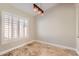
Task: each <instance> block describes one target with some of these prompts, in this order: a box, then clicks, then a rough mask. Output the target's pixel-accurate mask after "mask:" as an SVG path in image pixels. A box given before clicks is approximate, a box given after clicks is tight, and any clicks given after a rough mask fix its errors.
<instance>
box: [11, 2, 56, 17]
mask: <svg viewBox="0 0 79 59" xmlns="http://www.w3.org/2000/svg"><path fill="white" fill-rule="evenodd" d="M36 4H37V5H38V6H39V7H40V8H42V9H43V10H44V11H46V10H48V9H49V8H51V7H53V6H55V5H57V4H56V3H36ZM11 5H12V6H14V7H16V8H18V9H20V10H22V11H24V12H28V13H29V14H32V15H33V16H35V15H36V13H35V12H34V11H33V3H13V4H11Z"/></svg>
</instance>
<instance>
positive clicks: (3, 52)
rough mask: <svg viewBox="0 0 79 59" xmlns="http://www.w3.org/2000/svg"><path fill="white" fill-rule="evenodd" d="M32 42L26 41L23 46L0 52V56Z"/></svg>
mask: <svg viewBox="0 0 79 59" xmlns="http://www.w3.org/2000/svg"><path fill="white" fill-rule="evenodd" d="M34 41H35V40H31V41H28V42H26V43H24V44H21V45H18V46H16V47H13V48H11V49H8V50H5V51H2V52H0V55H3V54H5V53H7V52H9V51H12V50H14V49H16V48H20V47H22V46H24V45H27V44H30V43H32V42H34Z"/></svg>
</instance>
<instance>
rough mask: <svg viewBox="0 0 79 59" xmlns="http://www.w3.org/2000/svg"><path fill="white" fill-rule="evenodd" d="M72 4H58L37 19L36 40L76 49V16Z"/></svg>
mask: <svg viewBox="0 0 79 59" xmlns="http://www.w3.org/2000/svg"><path fill="white" fill-rule="evenodd" d="M75 12H76V11H75V6H74V5H73V4H60V5H57V6H55V7H52V8H51V9H50V10H48V11H47V12H46V13H45V15H44V16H40V17H39V16H38V17H37V34H38V39H39V40H43V41H47V42H50V43H55V44H60V45H64V46H67V47H72V48H76V37H75V35H76V34H75V33H76V15H75Z"/></svg>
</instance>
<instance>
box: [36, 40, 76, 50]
mask: <svg viewBox="0 0 79 59" xmlns="http://www.w3.org/2000/svg"><path fill="white" fill-rule="evenodd" d="M36 42H40V43H43V44H48V45H51V46H56V47H59V48H65V49H70V50H74V51H76V49H75V48H72V47H67V46H63V45H59V44H54V43H49V42H46V41H41V40H36Z"/></svg>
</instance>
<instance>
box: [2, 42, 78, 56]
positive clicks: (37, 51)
mask: <svg viewBox="0 0 79 59" xmlns="http://www.w3.org/2000/svg"><path fill="white" fill-rule="evenodd" d="M3 56H77V53H76V52H75V51H72V50H69V49H62V48H58V47H55V46H50V45H46V44H42V43H38V42H34V43H31V44H28V45H25V46H23V47H21V48H17V49H15V50H13V51H10V52H8V53H6V54H4V55H3Z"/></svg>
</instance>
